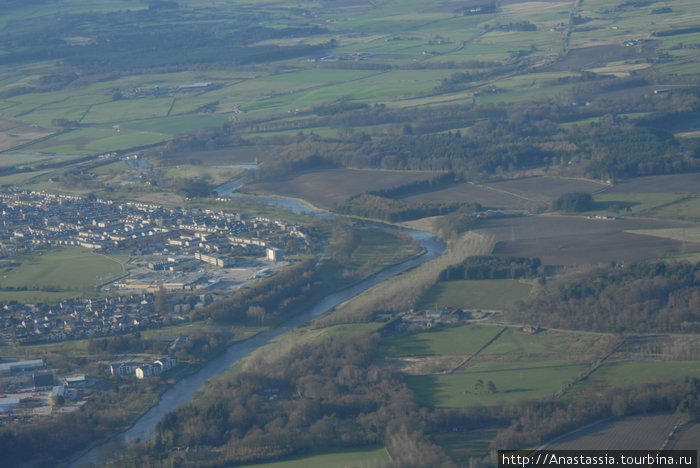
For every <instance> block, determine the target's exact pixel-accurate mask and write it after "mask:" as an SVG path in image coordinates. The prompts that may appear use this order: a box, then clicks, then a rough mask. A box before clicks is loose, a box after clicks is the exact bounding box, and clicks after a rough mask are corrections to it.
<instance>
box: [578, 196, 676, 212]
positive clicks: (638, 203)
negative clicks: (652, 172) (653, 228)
mask: <svg viewBox="0 0 700 468" xmlns="http://www.w3.org/2000/svg"><path fill="white" fill-rule="evenodd" d="M686 198H687V195H685V194H679V193H630V194H621V193H615V194H600V195H595V196H594V200H595V210H594V211H591V212H590V213H585V214H595V213H607V214H625V215H628V214H629V215H655V216H661V215H662V214H663V213H665V214H667V215H670V216H669V217H677V216H675V215H674V213H675V209H672V210H670V211H668V210H667V209H666V208H667V207H673V206H675V205H676V204H677V203H679V202H680V201H682V200H685V199H686Z"/></svg>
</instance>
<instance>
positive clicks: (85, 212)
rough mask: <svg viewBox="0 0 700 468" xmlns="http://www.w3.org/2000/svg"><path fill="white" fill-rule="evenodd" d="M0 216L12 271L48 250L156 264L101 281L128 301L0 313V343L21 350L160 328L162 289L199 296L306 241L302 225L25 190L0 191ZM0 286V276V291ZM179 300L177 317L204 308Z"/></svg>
mask: <svg viewBox="0 0 700 468" xmlns="http://www.w3.org/2000/svg"><path fill="white" fill-rule="evenodd" d="M0 213H1V214H2V216H0V266H3V265H4V266H10V265H11V263H12V258H13V257H14V256H16V255H19V254H22V253H26V252H31V251H34V250H39V249H45V248H50V247H53V246H80V247H84V248H89V249H93V250H95V251H98V252H101V253H106V254H126V255H129V256H137V257H138V256H150V258H151V259H162V260H155V261H153V260H151V261H149V263H148V268H147V269H146V268H142V269H141V270H145V271H147V272H148V271H150V273H146V274H144V275H142V276H143V277H136V276H134V275H135V274H137V273H134V271H136V270H134V271H132V272H130V273H129V274H128V275H125V276H124V277H123V278H121V279H118V278H116V277H114V278H107V280H109V279H112V280H113V281H115V280H116V281H115V282H114V283H112V284H110V286H109V287H111V288H113V289H121V290H122V291H121V292H122V293H124V292H127V291H133V293H132V295H122V296H120V297H114V298H106V299H90V298H82V299H69V300H65V301H62V302H60V303H58V304H56V305H46V304H22V303H19V304H18V303H15V302H11V303H9V304H4V305H0V311H1V312H2V313H1V314H0V337H2V338H5V339H6V340H9V341H11V342H15V343H20V344H23V343H32V342H54V341H63V340H68V339H76V338H90V337H97V336H108V335H112V334H115V333H121V332H125V331H133V330H139V329H145V328H154V327H158V326H160V325H162V324H163V323H164V322H165V321H166V320H167V317H165V316H164V315H163V314H162V310H156V309H159V308H158V307H156V306H155V303H154V296H155V295H156V294H157V293H158V291H159V290H170V291H181V292H182V293H183V294H185V293H186V291H195V290H201V291H200V295H199V297H204V294H202V293H203V292H205V291H204V290H206V289H207V288H210V287H212V286H215V285H216V284H217V278H218V280H220V279H221V278H222V277H223V276H225V275H224V271H223V270H219V269H222V268H230V267H232V266H234V265H235V264H236V262H238V261H239V259H241V258H243V257H245V258H247V259H250V258H261V257H263V256H264V257H265V259H266V260H268V261H270V262H276V261H278V260H280V259H281V253H282V251H284V252H292V253H294V252H297V251H304V250H306V249H308V248H309V246H310V242H311V239H310V237H309V235H308V234H307V233H305V232H304V231H303V229H302V227H301V226H299V225H296V224H291V223H286V222H283V221H280V220H274V219H269V218H265V217H252V216H251V217H246V216H244V215H241V214H237V213H228V212H222V211H212V210H198V209H197V210H188V209H184V208H169V207H162V206H158V205H152V204H145V203H133V202H125V203H117V202H114V201H111V200H101V199H98V198H95V197H78V196H72V195H62V194H53V193H47V192H40V191H32V190H11V191H7V192H0ZM276 246H280V247H276ZM281 247H283V248H281ZM240 261H242V262H249V260H240ZM212 268H213V270H212ZM217 270H218V271H219V273H218V274H217V272H216V271H217ZM226 271H231V272H233V271H234V269H229V270H226ZM2 283H3V279H2V278H0V290H1V289H3V284H2ZM8 288H9V287H5V288H4V289H6V290H7V289H8ZM183 297H184V296H183ZM187 297H188V298H189V297H190V296H187ZM185 302H186V304H184V305H183V304H180V305H179V307H175V308H174V309H175V311H176V312H178V311H179V313H183V312H186V311H187V310H190V309H191V308H196V307H198V306H200V307H201V306H204V302H202V301H199V302H198V301H196V300H195V301H194V303H193V301H192V300H185ZM171 310H172V308H171Z"/></svg>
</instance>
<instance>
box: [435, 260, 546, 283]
mask: <svg viewBox="0 0 700 468" xmlns="http://www.w3.org/2000/svg"><path fill="white" fill-rule="evenodd" d="M541 266H542V262H541V261H540V259H539V258H525V257H505V256H496V255H478V256H473V257H467V259H466V260H464V261H463V262H461V263H458V264H457V265H451V266H449V267H447V268H445V269H444V270H442V271H441V272H440V276H439V279H440V281H455V280H486V279H507V278H509V279H518V278H531V277H535V276H538V275H541V271H540V267H541Z"/></svg>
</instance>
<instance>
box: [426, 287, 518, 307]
mask: <svg viewBox="0 0 700 468" xmlns="http://www.w3.org/2000/svg"><path fill="white" fill-rule="evenodd" d="M529 292H530V285H529V284H525V283H522V282H520V281H517V280H478V281H445V282H439V283H437V284H435V286H433V287H432V288H431V289H430V290H429V291H428V292H427V293H426V295H425V296H424V297H423V298H422V299H421V302H420V303H419V308H421V309H433V308H444V307H455V308H465V309H503V308H505V307H507V306H509V305H511V304H512V303H513V302H514V301H515V300H517V299H523V298H525V297H527V295H528V293H529Z"/></svg>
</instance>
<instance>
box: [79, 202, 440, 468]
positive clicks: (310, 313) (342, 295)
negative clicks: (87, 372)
mask: <svg viewBox="0 0 700 468" xmlns="http://www.w3.org/2000/svg"><path fill="white" fill-rule="evenodd" d="M282 200H285V204H289V203H299V202H296V201H295V200H290V199H282ZM275 201H276V200H275ZM270 202H272V200H270ZM299 205H300V207H304V209H305V210H307V211H308V210H309V208H308V207H306V206H304V205H302V204H301V203H299ZM406 232H407V233H408V234H410V235H411V236H412V237H413V238H414V239H416V240H418V241H419V242H420V243H421V244H422V245H423V247H424V248H425V249H426V252H425V253H424V254H423V255H421V256H419V257H415V258H412V259H409V260H407V261H405V262H403V263H400V264H397V265H394V266H392V267H390V268H387V269H385V270H382V271H380V272H378V273H376V274H375V275H373V276H370V277H368V278H366V279H365V280H363V281H362V282H360V283H357V284H355V285H354V286H351V287H349V288H347V289H344V290H342V291H340V292H336V293H333V294H329V295H328V296H326V297H324V298H323V299H322V300H321V301H320V302H319V303H317V304H316V305H315V306H314V307H312V308H311V309H309V310H307V311H306V312H304V313H302V314H300V315H297V316H295V317H293V318H291V319H290V320H288V321H287V322H285V323H284V324H282V325H280V326H278V327H276V328H273V329H271V330H268V331H265V332H262V333H259V334H257V335H255V336H253V337H251V338H249V339H247V340H245V341H240V342H237V343H234V344H232V345H231V346H229V347H228V348H227V349H226V351H224V352H223V353H222V354H220V355H218V356H217V357H215V358H214V359H212V360H211V361H209V362H207V363H206V364H205V365H204V366H203V367H202V368H200V369H199V370H198V371H197V372H196V373H194V374H192V375H189V376H187V377H185V378H183V379H181V380H179V381H178V382H177V383H176V384H174V385H173V386H172V387H170V388H169V389H168V390H166V391H165V392H164V393H163V394H162V395H161V397H160V401H159V402H158V403H157V404H156V405H155V406H153V407H152V408H151V409H149V410H148V411H147V412H146V413H145V414H144V415H143V416H141V417H140V418H139V419H138V420H137V421H136V423H135V424H134V425H133V426H132V427H131V428H130V429H129V430H127V431H126V432H124V433H122V434H120V435H118V436H115V438H113V439H112V441H115V440H117V441H121V440H125V439H130V440H135V439H137V438H138V439H141V440H149V439H151V438H152V437H153V435H154V432H155V427H156V424H157V423H158V421H160V420H161V419H162V418H163V416H164V415H165V414H166V413H168V412H170V411H173V410H174V409H176V408H177V407H178V406H180V405H181V404H183V403H188V402H190V401H191V400H192V397H193V396H194V394H195V393H196V392H197V391H198V390H199V389H200V388H202V386H203V385H204V383H205V382H206V381H207V380H209V379H211V378H213V377H216V376H217V375H220V374H222V373H223V372H225V371H226V370H227V369H228V368H229V367H231V366H232V365H233V364H235V363H236V362H237V361H239V360H240V359H242V358H244V357H246V356H248V355H249V354H251V353H252V352H253V351H255V350H256V349H258V348H260V347H261V346H264V345H265V344H267V343H269V342H270V340H272V339H274V338H276V337H278V336H280V335H282V334H284V333H287V332H289V331H291V330H293V329H295V328H297V327H299V326H300V325H302V324H304V323H306V322H308V321H309V320H311V319H312V318H314V317H318V316H319V315H321V314H323V313H325V312H327V311H329V310H330V309H332V308H333V307H335V306H337V305H338V304H340V303H342V302H345V301H347V300H349V299H351V298H353V297H355V296H357V295H359V294H361V293H363V292H364V291H366V290H368V289H369V288H371V287H373V286H376V285H378V284H379V283H381V282H383V281H386V280H388V279H389V278H391V277H393V276H395V275H396V274H398V273H401V272H402V271H405V270H407V269H409V268H411V267H413V266H416V265H419V264H422V263H425V262H428V261H430V260H432V259H434V258H437V257H439V256H440V255H442V253H443V252H444V250H445V247H444V246H443V245H442V244H440V243H439V242H438V241H437V239H436V238H435V236H434V235H432V234H430V233H427V232H423V231H416V230H406ZM101 448H102V445H100V446H97V447H95V448H93V449H92V450H90V451H89V452H87V453H86V454H85V455H83V456H82V457H81V458H79V459H78V460H76V461H75V462H73V463H72V464H71V465H70V466H71V467H78V466H84V465H85V464H86V463H97V454H98V452H99V450H100V449H101Z"/></svg>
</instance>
